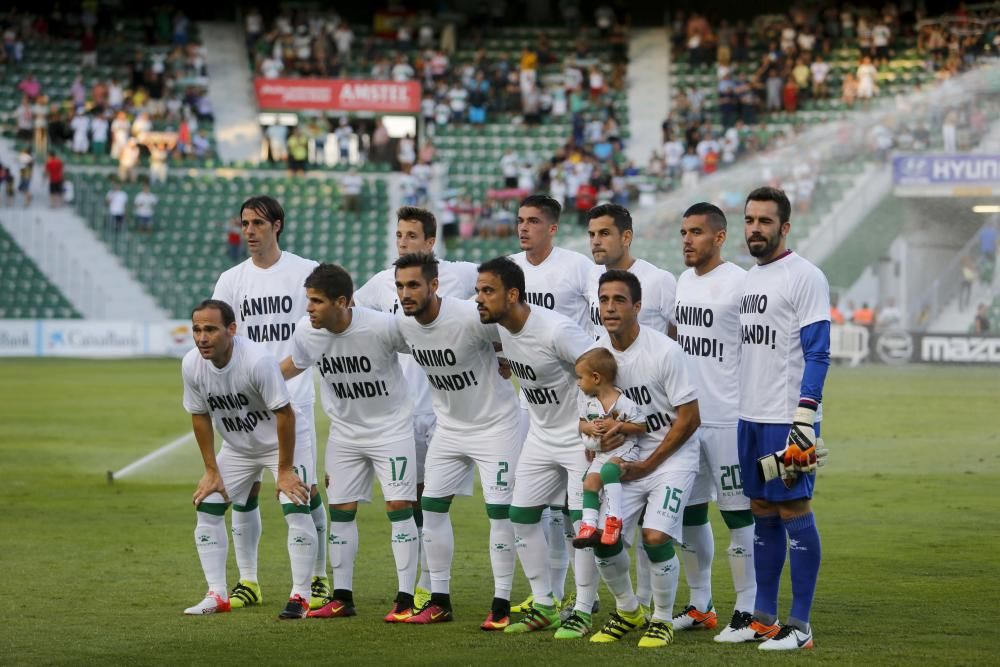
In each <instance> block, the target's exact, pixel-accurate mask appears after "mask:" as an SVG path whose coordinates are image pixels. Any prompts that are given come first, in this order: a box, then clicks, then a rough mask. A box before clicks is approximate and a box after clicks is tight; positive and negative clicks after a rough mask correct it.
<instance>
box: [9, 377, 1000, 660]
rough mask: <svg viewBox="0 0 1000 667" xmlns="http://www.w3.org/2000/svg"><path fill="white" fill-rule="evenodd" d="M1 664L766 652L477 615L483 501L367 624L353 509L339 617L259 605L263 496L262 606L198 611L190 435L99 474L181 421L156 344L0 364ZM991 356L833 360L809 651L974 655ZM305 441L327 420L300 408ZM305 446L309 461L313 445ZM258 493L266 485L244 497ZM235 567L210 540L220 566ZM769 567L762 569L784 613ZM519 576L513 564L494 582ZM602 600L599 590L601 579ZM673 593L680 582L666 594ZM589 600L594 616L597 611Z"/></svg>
mask: <svg viewBox="0 0 1000 667" xmlns="http://www.w3.org/2000/svg"><path fill="white" fill-rule="evenodd" d="M0 377H2V378H3V382H0V406H2V407H0V417H2V420H0V424H2V425H0V456H2V458H0V482H2V483H0V498H2V500H0V502H2V508H3V509H2V514H0V536H2V549H0V613H2V618H3V622H2V625H3V631H2V632H0V663H3V664H53V663H57V664H69V663H87V664H118V663H126V662H127V663H159V664H177V663H187V664H190V663H200V664H213V663H214V664H223V663H228V662H237V663H246V662H249V663H262V664H277V663H282V664H292V663H297V664H319V662H320V661H324V662H328V663H334V662H335V661H336V662H347V663H362V664H368V663H380V664H383V665H395V664H406V665H417V664H466V665H468V664H476V665H493V664H508V665H510V664H527V663H529V662H534V663H536V664H569V663H575V664H578V665H580V664H586V663H588V662H596V661H629V662H645V663H654V662H656V663H662V662H663V661H665V660H680V661H682V663H687V662H692V663H698V664H733V663H735V662H739V663H756V662H763V661H765V660H767V661H768V662H773V661H775V660H782V659H783V658H782V657H776V656H771V657H766V656H761V655H759V654H758V652H757V651H756V647H755V646H720V645H717V644H716V643H715V642H713V641H712V639H711V634H712V633H707V632H703V633H689V634H678V636H677V639H676V641H675V644H674V645H673V646H671V647H668V648H667V649H665V650H662V651H658V652H657V651H653V652H646V651H640V650H639V649H638V648H636V646H635V641H637V640H638V637H635V638H631V637H630V638H629V640H628V641H624V642H621V643H620V644H618V645H610V646H597V645H591V644H589V643H588V642H585V641H584V642H556V641H554V640H553V639H552V638H551V637H550V636H549V635H548V634H546V635H531V636H515V637H511V636H503V635H502V634H488V633H484V632H481V631H479V630H478V624H479V623H480V622H481V621H482V619H483V618H484V617H485V615H486V613H487V611H488V604H489V601H490V598H491V597H492V578H491V576H490V569H489V561H488V556H487V553H486V548H485V546H486V538H487V522H486V517H485V512H484V509H483V505H482V502H481V500H478V499H458V500H456V503H455V505H454V508H453V518H454V522H455V533H456V542H457V544H456V556H455V565H454V571H453V580H452V585H453V600H454V604H455V612H456V617H457V620H456V622H454V623H451V624H445V625H440V626H430V627H412V626H390V625H386V624H385V623H383V622H382V620H381V619H382V616H383V615H384V614H385V613H386V611H388V609H389V607H390V603H391V600H392V597H393V595H394V593H395V569H394V567H393V565H392V558H391V553H390V549H389V545H388V539H387V538H388V531H389V526H388V521H387V519H386V517H385V513H384V511H383V506H382V505H381V504H379V503H376V504H373V505H371V506H362V508H361V511H360V513H359V519H360V531H361V540H362V544H361V550H360V553H359V557H358V562H357V566H356V573H355V589H356V590H355V599H356V602H357V605H358V612H359V615H358V616H357V617H355V618H350V619H333V620H312V619H309V620H304V621H301V622H292V623H285V622H279V621H278V620H277V619H276V616H277V613H278V611H280V609H281V608H282V607H283V605H284V601H285V596H286V595H287V592H288V587H289V570H288V564H287V561H288V558H287V553H286V551H285V546H284V542H285V526H284V522H283V521H282V519H281V515H280V511H279V509H278V507H277V503H276V502H273V501H271V502H262V507H263V511H264V524H265V525H264V536H263V539H262V542H261V571H260V578H261V582H262V585H263V589H264V595H265V602H266V604H265V605H264V606H263V607H262V608H256V609H251V610H244V611H239V612H235V613H232V614H225V615H220V616H214V617H205V618H192V617H185V616H183V615H182V614H181V610H182V609H183V608H184V607H186V606H188V605H190V604H193V603H194V602H196V601H197V600H198V599H200V597H201V595H202V594H203V593H204V581H203V578H202V574H201V569H200V567H199V565H198V558H197V555H196V554H195V550H194V545H193V539H192V532H193V528H194V516H193V512H192V508H191V505H190V498H191V493H192V492H193V490H194V485H195V482H196V481H197V479H198V476H199V474H200V468H199V466H200V461H199V457H198V454H197V450H196V448H195V446H194V445H193V444H191V445H189V446H186V447H183V448H181V449H180V450H178V451H176V452H174V453H173V454H171V455H169V456H167V457H165V458H164V459H161V460H159V461H157V462H155V463H153V464H151V465H150V466H149V467H147V468H145V469H143V470H141V471H139V472H137V473H136V474H134V475H133V476H131V477H128V478H126V479H122V480H120V481H118V482H117V483H116V484H114V485H113V486H109V485H108V484H107V482H106V481H105V471H106V470H108V469H119V468H121V467H122V466H124V465H125V464H127V463H129V462H131V461H133V460H135V459H137V458H139V457H140V456H142V455H144V454H146V453H148V452H150V451H152V450H153V449H155V448H157V447H158V446H160V445H162V444H164V443H166V442H169V441H170V440H173V439H174V438H176V437H177V436H178V435H182V434H183V433H185V432H186V431H187V430H188V429H189V425H190V421H189V419H188V417H187V416H186V414H185V413H184V411H183V409H182V407H181V404H180V400H181V383H180V372H179V364H178V362H176V361H169V360H150V361H121V362H91V361H68V360H30V361H3V362H0ZM998 378H1000V376H998V374H997V371H996V370H995V369H967V368H930V367H905V368H886V367H867V368H860V369H846V368H834V369H832V370H831V373H830V378H829V381H828V384H827V391H826V401H825V410H826V422H825V426H824V436H825V438H826V440H827V441H828V444H829V446H830V450H831V462H830V465H829V466H828V467H827V468H826V469H824V470H823V471H822V472H821V479H820V480H819V482H818V489H817V494H816V498H815V509H816V514H817V520H818V523H819V527H820V532H821V535H822V538H823V565H822V570H821V573H820V582H819V588H818V591H817V594H816V602H815V606H814V611H813V624H814V628H815V636H816V646H817V648H816V650H815V651H813V652H811V653H810V654H808V655H801V656H797V659H802V660H808V661H810V662H814V661H819V662H830V663H833V662H837V663H844V662H846V663H861V662H864V663H868V664H871V663H880V664H881V663H893V664H915V663H917V662H918V661H920V662H925V663H929V664H950V665H954V664H973V663H984V662H991V661H992V660H991V659H990V658H989V656H990V655H993V651H994V649H995V644H996V637H997V635H996V634H995V633H996V628H997V622H998V620H1000V615H998V612H997V601H996V592H997V590H1000V589H998V586H997V582H998V581H1000V577H998V575H1000V572H998V570H1000V566H998V563H1000V558H998V557H997V545H998V537H1000V518H998V517H1000V512H998V510H1000V503H998V502H997V498H998V492H997V489H998V488H1000V429H998V428H997V426H996V419H995V415H996V414H997V408H996V399H997V397H998V395H1000V391H998V389H1000V379H998ZM319 429H320V433H321V436H320V439H321V440H323V439H324V438H325V433H324V431H325V420H321V423H320V425H319ZM320 460H321V461H322V457H321V458H320ZM265 497H267V498H271V497H273V496H270V494H269V493H268V492H267V491H265V494H262V498H265ZM712 514H713V522H714V524H715V529H716V530H715V534H716V554H717V558H716V567H715V573H714V586H715V603H716V606H717V608H718V610H719V612H720V617H723V618H725V619H728V617H729V615H730V613H731V609H732V607H731V605H732V603H733V595H732V592H731V584H730V580H729V573H728V564H727V562H726V559H725V545H726V540H727V537H726V534H725V528H724V526H723V525H722V524H721V522H720V521H718V513H717V512H715V511H714V510H713V513H712ZM234 578H235V564H234V563H233V557H232V550H230V581H231V582H232V581H233V580H234ZM789 588H790V586H789V583H788V579H787V572H786V579H785V581H784V583H783V585H782V602H781V609H782V610H783V611H787V609H788V604H789V603H788V598H789ZM526 593H527V587H526V583H525V581H524V579H523V578H522V576H521V575H520V573H519V574H518V579H517V581H516V583H515V592H514V597H515V598H518V599H520V597H521V596H523V595H525V594H526ZM601 600H602V604H603V608H604V610H608V609H609V608H611V607H612V605H613V598H612V597H611V595H610V594H609V593H608V592H607V590H606V589H604V588H603V586H602V593H601ZM686 600H687V589H686V585H685V584H684V583H683V577H682V583H681V590H680V592H679V594H678V607H677V608H679V607H680V606H681V605H682V604H683V603H684V602H685V601H686ZM606 613H607V612H606V611H602V612H601V613H600V614H599V616H598V619H597V620H598V622H603V620H604V618H605V617H606Z"/></svg>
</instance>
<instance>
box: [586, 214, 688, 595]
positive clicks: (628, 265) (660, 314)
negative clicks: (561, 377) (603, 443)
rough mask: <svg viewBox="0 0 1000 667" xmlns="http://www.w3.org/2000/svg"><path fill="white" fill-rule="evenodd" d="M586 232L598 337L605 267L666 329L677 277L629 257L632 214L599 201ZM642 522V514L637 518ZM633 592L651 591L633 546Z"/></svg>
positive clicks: (642, 316) (653, 322)
mask: <svg viewBox="0 0 1000 667" xmlns="http://www.w3.org/2000/svg"><path fill="white" fill-rule="evenodd" d="M587 234H588V236H589V237H590V254H591V255H592V256H593V258H594V263H595V264H596V266H595V267H594V268H593V270H592V274H591V277H590V287H589V295H590V319H591V322H592V323H593V326H594V333H595V335H596V336H597V337H598V338H599V337H600V336H601V335H603V334H604V326H603V325H602V324H601V304H600V301H599V299H598V294H597V288H598V284H599V281H600V278H601V275H603V274H604V272H605V271H607V270H609V269H618V270H621V271H628V272H629V273H631V274H632V275H634V276H635V277H636V278H638V279H639V284H640V285H642V295H643V298H642V310H640V311H639V324H641V325H642V326H644V327H648V328H650V329H652V330H653V331H659V332H660V333H667V330H668V328H669V325H670V322H671V320H672V318H673V311H674V296H675V294H676V293H677V281H676V280H675V279H674V275H673V274H672V273H670V272H669V271H665V270H663V269H661V268H658V267H656V266H653V265H652V264H650V263H649V262H647V261H646V260H643V259H637V258H634V257H632V252H631V248H632V240H633V230H632V214H631V213H629V210H628V209H627V208H625V207H624V206H619V205H618V204H600V205H598V206H595V207H593V208H592V209H590V210H589V211H587ZM639 525H642V518H640V519H639ZM635 560H636V563H635V567H636V596H637V597H638V598H639V602H640V603H641V604H643V605H645V606H647V607H648V606H649V601H650V600H651V599H652V596H653V591H652V588H650V585H651V579H650V572H649V561H648V560H647V559H646V552H645V551H644V550H643V549H637V550H636V553H635Z"/></svg>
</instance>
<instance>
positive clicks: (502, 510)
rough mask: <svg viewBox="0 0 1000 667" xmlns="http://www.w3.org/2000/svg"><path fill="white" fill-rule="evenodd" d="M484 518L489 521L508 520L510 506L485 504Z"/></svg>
mask: <svg viewBox="0 0 1000 667" xmlns="http://www.w3.org/2000/svg"><path fill="white" fill-rule="evenodd" d="M486 516H488V517H489V518H491V519H509V518H510V505H491V504H489V503H486Z"/></svg>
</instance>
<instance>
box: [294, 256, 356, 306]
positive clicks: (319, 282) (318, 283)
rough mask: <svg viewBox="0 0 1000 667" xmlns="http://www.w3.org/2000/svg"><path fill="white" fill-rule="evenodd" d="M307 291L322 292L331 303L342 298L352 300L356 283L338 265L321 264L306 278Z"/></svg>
mask: <svg viewBox="0 0 1000 667" xmlns="http://www.w3.org/2000/svg"><path fill="white" fill-rule="evenodd" d="M305 288H306V289H314V290H318V291H320V292H322V293H323V294H324V295H325V296H326V298H328V299H330V301H336V300H337V299H339V298H340V297H344V298H345V299H347V300H348V302H349V301H350V300H351V297H352V296H354V281H353V280H351V274H350V273H348V272H347V271H346V270H345V269H344V267H342V266H338V265H336V264H320V265H319V266H317V267H316V268H315V269H313V270H312V273H310V274H309V276H308V277H307V278H306V282H305Z"/></svg>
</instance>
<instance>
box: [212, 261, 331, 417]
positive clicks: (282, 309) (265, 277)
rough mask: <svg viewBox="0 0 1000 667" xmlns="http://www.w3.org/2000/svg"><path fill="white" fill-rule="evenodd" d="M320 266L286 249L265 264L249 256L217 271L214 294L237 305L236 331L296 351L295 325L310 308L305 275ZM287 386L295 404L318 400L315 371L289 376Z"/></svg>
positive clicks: (278, 353) (273, 348)
mask: <svg viewBox="0 0 1000 667" xmlns="http://www.w3.org/2000/svg"><path fill="white" fill-rule="evenodd" d="M316 266H318V264H317V262H314V261H312V260H311V259H303V258H302V257H299V256H298V255H294V254H292V253H290V252H288V251H287V250H283V251H282V252H281V257H279V258H278V261H277V262H275V263H274V265H273V266H271V267H269V268H267V269H261V268H259V267H258V266H257V265H255V264H254V263H253V259H252V258H251V259H247V260H246V261H244V262H241V263H240V264H237V265H236V266H234V267H233V268H231V269H229V270H228V271H225V272H224V273H223V274H222V275H221V276H219V281H218V282H217V283H216V284H215V292H214V293H213V294H212V298H213V299H218V300H220V301H225V302H226V303H228V304H229V305H230V306H232V307H233V310H234V311H235V312H236V325H237V330H236V331H237V333H239V334H240V335H241V336H246V337H247V338H249V339H250V340H252V341H256V342H258V343H263V344H265V345H266V347H267V349H268V350H269V351H270V352H271V354H273V355H274V356H275V357H277V358H278V359H284V358H285V357H287V356H290V355H291V354H292V334H294V333H295V325H296V323H297V322H298V321H299V320H300V319H302V317H303V316H304V315H305V314H306V305H307V300H306V288H305V281H306V278H307V277H308V276H309V274H310V273H312V270H313V269H314V268H316ZM288 391H289V392H291V395H292V403H294V404H295V405H296V406H311V405H312V403H313V401H315V400H316V394H315V391H314V389H313V380H312V374H311V373H303V374H302V375H299V376H298V377H296V378H292V379H291V380H289V381H288Z"/></svg>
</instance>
